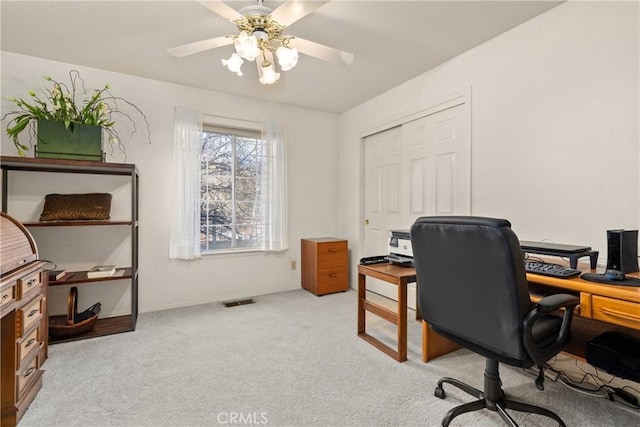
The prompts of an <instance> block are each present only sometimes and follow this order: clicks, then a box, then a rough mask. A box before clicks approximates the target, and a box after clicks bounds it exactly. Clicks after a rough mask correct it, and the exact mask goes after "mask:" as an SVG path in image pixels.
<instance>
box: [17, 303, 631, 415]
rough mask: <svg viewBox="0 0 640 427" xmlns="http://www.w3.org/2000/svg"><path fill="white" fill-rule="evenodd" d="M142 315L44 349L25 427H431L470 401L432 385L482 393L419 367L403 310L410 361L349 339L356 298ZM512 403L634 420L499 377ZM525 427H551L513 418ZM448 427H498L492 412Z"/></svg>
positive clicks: (389, 337) (466, 356) (373, 326)
mask: <svg viewBox="0 0 640 427" xmlns="http://www.w3.org/2000/svg"><path fill="white" fill-rule="evenodd" d="M254 299H255V301H256V302H255V304H250V305H243V306H237V307H232V308H225V307H224V306H223V305H222V304H207V305H201V306H197V307H190V308H184V309H175V310H168V311H161V312H154V313H146V314H142V315H141V316H140V319H139V322H138V329H137V330H136V331H135V332H130V333H125V334H118V335H113V336H109V337H103V338H95V339H90V340H84V341H77V342H72V343H66V344H56V345H53V346H51V347H50V358H49V360H48V361H47V362H46V363H45V365H44V369H45V370H46V372H45V375H44V385H43V388H42V390H41V391H40V393H39V394H38V395H37V397H36V399H35V401H34V402H33V403H32V405H31V407H30V408H29V410H28V411H27V413H26V415H25V416H24V418H23V419H22V421H21V422H20V424H19V425H20V427H27V426H34V427H35V426H217V425H270V426H319V427H320V426H385V427H386V426H418V425H420V426H436V425H439V424H440V420H441V419H442V416H443V415H444V414H445V413H446V411H447V410H449V409H451V408H452V407H454V406H456V405H458V404H460V403H463V402H467V401H469V400H471V399H470V397H469V396H467V395H465V394H464V393H462V392H459V391H457V390H456V389H453V388H450V389H447V394H448V396H447V398H446V399H445V400H441V399H438V398H436V397H434V396H433V389H434V386H435V384H436V382H437V380H438V379H439V378H440V377H442V376H454V377H456V378H458V379H460V380H462V381H466V382H468V383H470V384H473V385H474V386H476V387H478V388H482V374H483V369H484V359H483V358H481V357H479V356H477V355H475V354H473V353H470V352H468V351H466V350H460V351H457V352H455V353H452V354H450V355H447V356H443V357H441V358H438V359H435V360H433V361H431V362H429V363H428V364H424V363H422V361H421V359H420V351H421V334H420V324H419V323H418V322H416V321H414V320H412V319H413V318H414V312H413V311H411V310H410V311H409V319H410V321H409V354H408V356H409V360H408V361H407V362H404V363H398V362H396V361H394V360H393V359H391V358H390V357H388V356H386V355H385V354H383V353H382V352H380V351H379V350H377V349H375V348H374V347H373V346H371V345H370V344H368V343H366V342H364V341H363V340H362V339H360V338H358V337H357V335H356V292H354V291H349V292H346V293H339V294H333V295H326V296H323V297H316V296H314V295H312V294H310V293H308V292H306V291H304V290H296V291H290V292H284V293H279V294H273V295H266V296H260V297H256V298H254ZM368 331H369V332H370V333H372V334H375V335H376V336H378V337H379V338H380V339H382V340H385V341H387V342H389V343H393V342H395V338H394V337H395V329H394V326H393V325H391V324H388V323H386V322H383V321H381V320H379V319H376V318H375V316H371V317H370V318H369V321H368ZM501 373H502V379H503V385H504V389H505V391H506V393H507V394H508V395H509V397H511V398H514V399H517V400H523V401H527V402H531V403H534V404H538V405H541V406H544V407H547V408H549V409H551V410H553V411H555V412H556V413H557V414H558V415H560V416H561V417H562V418H563V419H564V421H565V422H566V424H567V426H616V427H620V426H633V425H638V424H639V423H640V413H639V412H638V411H637V410H632V409H629V408H625V407H624V406H622V405H621V404H618V403H615V402H610V401H608V400H605V399H603V398H596V397H591V396H587V395H584V394H580V393H577V392H575V391H573V390H570V389H568V388H567V387H566V386H564V385H562V384H560V383H554V382H552V381H547V382H546V390H545V391H538V390H537V389H536V388H535V385H534V382H533V381H534V377H533V376H532V375H531V374H528V373H526V372H523V371H522V370H519V369H514V368H509V367H502V368H501ZM512 414H513V416H514V418H516V420H518V422H519V423H520V425H522V426H549V425H553V423H552V422H551V421H550V420H548V419H547V418H544V417H541V416H537V415H527V414H524V415H523V414H520V413H518V412H512ZM454 425H465V426H501V425H503V423H502V421H501V419H500V418H499V416H498V415H497V414H496V413H493V412H490V411H487V410H485V411H481V412H474V413H472V414H466V415H463V416H461V417H459V418H456V420H455V422H454Z"/></svg>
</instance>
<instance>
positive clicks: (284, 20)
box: [271, 0, 330, 27]
mask: <svg viewBox="0 0 640 427" xmlns="http://www.w3.org/2000/svg"><path fill="white" fill-rule="evenodd" d="M329 1H330V0H329ZM329 1H305V0H288V1H286V2H284V3H283V4H282V5H281V6H280V7H278V8H277V9H276V10H274V11H273V12H271V18H272V19H273V20H274V21H276V22H277V23H278V24H280V25H284V26H285V27H287V26H289V25H291V24H293V23H294V22H296V21H297V20H298V19H300V18H303V17H305V16H307V15H308V14H310V13H311V12H313V11H314V10H316V9H318V8H319V7H320V6H322V5H324V4H326V3H329Z"/></svg>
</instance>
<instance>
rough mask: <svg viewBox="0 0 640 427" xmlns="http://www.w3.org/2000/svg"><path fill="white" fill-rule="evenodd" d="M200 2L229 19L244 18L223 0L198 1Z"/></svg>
mask: <svg viewBox="0 0 640 427" xmlns="http://www.w3.org/2000/svg"><path fill="white" fill-rule="evenodd" d="M198 3H200V4H201V5H203V6H204V7H206V8H207V9H209V10H210V11H212V12H214V13H217V14H218V15H220V16H222V17H223V18H226V19H228V20H229V21H235V20H236V19H240V18H242V15H241V14H240V12H238V11H237V10H235V9H234V8H232V7H231V6H229V5H227V4H226V3H223V2H222V1H221V0H209V1H198Z"/></svg>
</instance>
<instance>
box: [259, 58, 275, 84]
mask: <svg viewBox="0 0 640 427" xmlns="http://www.w3.org/2000/svg"><path fill="white" fill-rule="evenodd" d="M268 64H269V65H267V66H264V65H263V66H261V67H260V70H261V72H262V73H261V74H262V75H261V76H260V79H259V80H260V83H262V84H263V85H270V84H274V83H275V82H277V81H278V79H279V78H280V73H276V71H275V69H274V67H273V63H271V62H269V63H268Z"/></svg>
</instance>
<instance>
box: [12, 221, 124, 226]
mask: <svg viewBox="0 0 640 427" xmlns="http://www.w3.org/2000/svg"><path fill="white" fill-rule="evenodd" d="M22 224H23V225H24V226H25V227H87V226H94V225H95V226H99V225H100V226H101V225H131V224H132V221H98V220H79V221H35V222H23V223H22Z"/></svg>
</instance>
